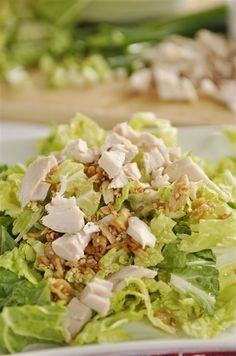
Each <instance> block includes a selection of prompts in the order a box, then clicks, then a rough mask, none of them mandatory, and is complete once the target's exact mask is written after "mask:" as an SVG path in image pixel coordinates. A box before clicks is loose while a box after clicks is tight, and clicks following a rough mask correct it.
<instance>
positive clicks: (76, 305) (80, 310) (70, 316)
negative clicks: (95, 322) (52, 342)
mask: <svg viewBox="0 0 236 356" xmlns="http://www.w3.org/2000/svg"><path fill="white" fill-rule="evenodd" d="M91 317H92V310H91V309H90V308H89V307H87V305H85V304H83V303H81V302H80V301H79V299H78V298H72V299H71V301H70V303H69V304H68V306H67V315H66V318H65V320H64V322H63V327H64V329H65V330H66V332H67V334H68V335H67V340H66V341H67V342H69V341H70V340H71V339H73V338H74V337H75V336H76V335H77V334H78V332H79V331H80V330H81V329H82V327H83V326H84V325H85V324H86V323H87V322H88V321H89V320H90V319H91Z"/></svg>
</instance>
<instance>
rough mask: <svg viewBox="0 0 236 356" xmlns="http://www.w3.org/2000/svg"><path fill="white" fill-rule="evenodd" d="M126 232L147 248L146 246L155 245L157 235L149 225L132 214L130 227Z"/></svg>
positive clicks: (129, 221)
mask: <svg viewBox="0 0 236 356" xmlns="http://www.w3.org/2000/svg"><path fill="white" fill-rule="evenodd" d="M126 232H127V234H128V235H129V236H131V237H132V238H133V239H134V240H135V241H137V242H138V243H140V245H142V247H143V248H145V247H146V246H150V247H154V246H155V243H156V237H155V236H154V235H153V234H152V232H151V230H150V228H149V227H148V225H147V224H145V222H143V221H142V220H141V219H139V218H137V217H136V216H131V217H130V218H129V220H128V229H127V231H126Z"/></svg>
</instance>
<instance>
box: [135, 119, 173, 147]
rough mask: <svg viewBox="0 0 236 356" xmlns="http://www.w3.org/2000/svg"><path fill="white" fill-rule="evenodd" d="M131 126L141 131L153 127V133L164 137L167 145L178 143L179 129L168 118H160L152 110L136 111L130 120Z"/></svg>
mask: <svg viewBox="0 0 236 356" xmlns="http://www.w3.org/2000/svg"><path fill="white" fill-rule="evenodd" d="M130 126H131V127H132V128H133V129H135V130H137V131H139V132H142V131H145V130H147V129H149V130H150V129H151V132H152V134H153V135H155V136H157V137H160V138H162V139H163V141H164V142H165V144H166V145H167V146H175V145H176V144H177V129H176V128H174V127H173V126H171V124H170V122H169V121H168V120H164V119H159V118H157V117H156V116H155V114H154V113H151V112H146V113H144V112H140V113H136V114H135V115H134V117H133V118H132V119H131V121H130Z"/></svg>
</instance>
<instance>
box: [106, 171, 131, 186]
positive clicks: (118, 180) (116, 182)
mask: <svg viewBox="0 0 236 356" xmlns="http://www.w3.org/2000/svg"><path fill="white" fill-rule="evenodd" d="M128 181H129V180H128V178H127V176H126V174H125V173H124V171H123V170H122V171H121V172H120V173H119V174H118V175H117V176H116V177H115V178H113V179H112V181H111V183H110V184H109V186H108V188H109V189H118V188H123V187H124V186H125V185H126V184H127V183H128Z"/></svg>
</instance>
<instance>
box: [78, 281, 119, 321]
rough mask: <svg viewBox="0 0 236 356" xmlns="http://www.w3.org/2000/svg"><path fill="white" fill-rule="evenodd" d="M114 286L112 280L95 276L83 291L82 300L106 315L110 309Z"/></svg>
mask: <svg viewBox="0 0 236 356" xmlns="http://www.w3.org/2000/svg"><path fill="white" fill-rule="evenodd" d="M112 288H113V283H112V282H110V281H107V280H105V279H100V278H94V279H93V280H92V281H91V282H90V283H88V284H87V286H86V287H85V288H84V290H83V291H82V293H81V295H80V300H81V301H82V303H84V304H86V305H87V306H88V307H90V308H91V309H93V310H95V311H96V312H97V313H99V314H101V315H102V316H105V315H106V314H107V313H108V311H109V309H110V304H111V301H110V298H111V292H112Z"/></svg>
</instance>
